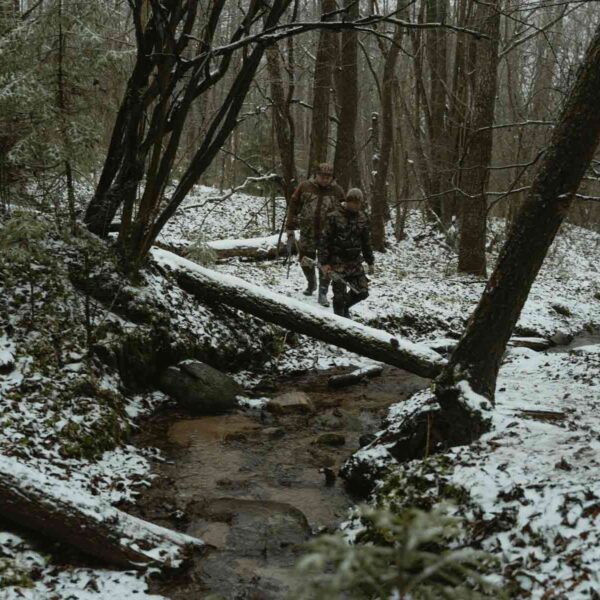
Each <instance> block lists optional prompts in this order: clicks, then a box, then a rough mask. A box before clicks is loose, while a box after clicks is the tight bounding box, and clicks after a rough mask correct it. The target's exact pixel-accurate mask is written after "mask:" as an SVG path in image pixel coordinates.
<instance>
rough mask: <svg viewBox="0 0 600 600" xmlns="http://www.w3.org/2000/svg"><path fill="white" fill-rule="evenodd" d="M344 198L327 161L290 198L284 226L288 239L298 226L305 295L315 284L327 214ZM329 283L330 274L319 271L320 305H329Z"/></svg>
mask: <svg viewBox="0 0 600 600" xmlns="http://www.w3.org/2000/svg"><path fill="white" fill-rule="evenodd" d="M343 200H344V191H343V190H342V188H341V187H340V186H339V185H338V184H337V183H336V182H335V181H334V177H333V167H332V166H331V165H330V164H329V163H321V164H320V165H319V167H318V169H317V172H316V174H315V176H314V177H312V178H311V179H309V180H307V181H303V182H302V183H301V184H300V185H299V186H298V187H297V188H296V190H295V191H294V193H293V194H292V197H291V199H290V205H289V208H288V214H287V227H286V229H287V235H288V239H290V238H294V236H295V234H294V230H295V229H296V228H298V226H299V228H300V241H299V244H298V250H299V257H298V258H299V260H300V265H301V267H302V272H303V273H304V276H305V277H306V281H307V287H306V289H305V290H304V292H303V293H304V295H305V296H310V295H311V294H313V292H314V291H315V289H316V287H317V280H316V272H315V264H316V259H317V254H318V241H319V238H320V236H321V230H322V226H323V224H324V223H325V219H326V216H327V214H328V213H330V212H331V211H332V210H335V209H336V208H338V207H339V206H340V204H341V202H342V201H343ZM307 259H309V260H307ZM319 262H321V261H320V260H319ZM329 283H330V279H329V277H327V276H326V274H324V273H323V271H320V272H319V298H318V299H319V304H321V305H322V306H329V302H328V301H327V291H328V289H329Z"/></svg>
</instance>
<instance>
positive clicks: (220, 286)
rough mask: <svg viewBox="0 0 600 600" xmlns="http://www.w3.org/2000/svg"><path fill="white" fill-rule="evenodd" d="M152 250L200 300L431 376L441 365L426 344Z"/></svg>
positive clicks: (167, 253) (179, 283)
mask: <svg viewBox="0 0 600 600" xmlns="http://www.w3.org/2000/svg"><path fill="white" fill-rule="evenodd" d="M152 256H153V258H154V261H155V263H156V264H157V265H158V266H159V267H162V268H166V269H167V270H171V271H172V273H173V275H174V276H175V278H176V280H177V283H178V285H179V286H180V287H181V288H182V289H184V290H185V291H187V292H188V293H190V294H193V295H194V296H196V298H198V299H199V300H200V301H202V302H208V303H217V304H227V305H229V306H233V307H234V308H239V309H240V310H243V311H244V312H247V313H250V314H252V315H254V316H256V317H259V318H261V319H264V320H265V321H269V322H270V323H275V324H276V325H280V326H281V327H285V328H286V329H291V330H292V331H295V332H297V333H301V334H305V335H309V336H311V337H314V338H316V339H318V340H322V341H324V342H327V343H328V344H334V345H336V346H339V347H340V348H344V349H346V350H349V351H350V352H355V353H356V354H360V355H362V356H366V357H367V358H372V359H374V360H378V361H381V362H384V363H386V364H388V365H392V366H394V367H399V368H401V369H405V370H406V371H410V372H411V373H416V374H417V375H421V376H422V377H435V376H436V375H437V374H439V372H440V371H441V368H442V366H443V365H444V359H443V358H442V357H441V356H440V355H439V354H438V353H437V352H435V351H434V350H431V349H430V348H428V347H427V346H424V345H419V344H413V343H412V342H409V341H408V340H404V339H400V338H396V337H394V336H392V335H390V334H389V333H386V332H385V331H381V330H379V329H374V328H373V327H368V326H366V325H362V324H360V323H355V322H354V321H351V320H350V319H345V318H344V317H338V316H336V315H333V314H331V313H330V312H328V311H324V310H322V309H321V308H317V307H313V306H311V305H309V304H306V303H305V302H302V301H300V300H295V299H293V298H289V297H287V296H284V295H283V294H277V293H275V292H271V291H269V290H263V289H261V288H259V287H257V286H255V285H252V284H249V283H247V282H245V281H243V280H242V279H239V278H238V277H233V276H227V275H223V274H221V273H216V272H215V271H211V270H210V269H206V268H204V267H201V266H200V265H197V264H196V263H193V262H191V261H189V260H187V259H185V258H181V257H179V256H177V255H175V254H172V253H170V252H168V251H166V250H154V251H153V252H152Z"/></svg>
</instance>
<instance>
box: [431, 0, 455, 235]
mask: <svg viewBox="0 0 600 600" xmlns="http://www.w3.org/2000/svg"><path fill="white" fill-rule="evenodd" d="M447 12H448V0H427V21H428V22H430V23H444V22H445V21H446V20H447ZM447 37H448V36H447V32H446V31H444V30H443V29H432V30H431V31H428V32H427V38H426V43H427V58H428V63H429V98H430V102H429V105H430V110H431V128H430V132H429V133H430V138H429V155H430V163H431V164H430V166H431V178H430V179H431V189H430V191H429V193H430V194H432V195H433V196H436V197H435V198H433V199H432V200H431V201H430V205H431V208H432V210H433V211H434V213H435V214H436V215H437V217H438V219H440V220H441V221H442V222H443V221H444V215H445V212H444V210H443V208H442V204H443V198H442V197H441V196H439V194H440V193H441V192H444V191H445V190H446V189H447V187H446V186H447V180H448V155H449V152H448V151H449V147H448V146H449V143H450V140H449V136H448V120H447V110H448V101H447V97H448V88H449V85H448V72H447V62H448V59H447ZM444 225H445V226H447V225H448V223H444Z"/></svg>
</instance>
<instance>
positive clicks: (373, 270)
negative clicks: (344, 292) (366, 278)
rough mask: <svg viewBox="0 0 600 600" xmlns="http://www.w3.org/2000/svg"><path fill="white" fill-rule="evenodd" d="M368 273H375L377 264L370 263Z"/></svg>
mask: <svg viewBox="0 0 600 600" xmlns="http://www.w3.org/2000/svg"><path fill="white" fill-rule="evenodd" d="M368 273H369V275H375V265H369V268H368Z"/></svg>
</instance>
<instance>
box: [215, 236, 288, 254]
mask: <svg viewBox="0 0 600 600" xmlns="http://www.w3.org/2000/svg"><path fill="white" fill-rule="evenodd" d="M285 241H286V240H285V236H280V235H279V234H278V233H276V234H274V235H269V236H266V237H257V238H245V239H231V240H214V241H212V242H208V243H207V246H208V247H209V248H211V249H212V250H214V251H215V252H216V254H217V258H232V257H234V256H240V257H242V258H250V259H254V260H265V259H269V258H275V257H276V256H278V255H285V252H286V247H285Z"/></svg>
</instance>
